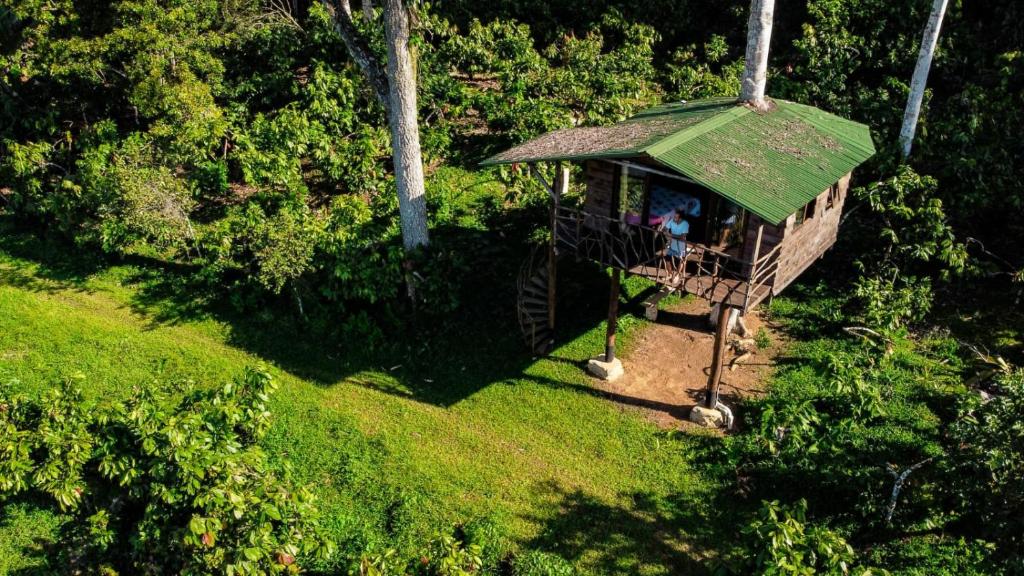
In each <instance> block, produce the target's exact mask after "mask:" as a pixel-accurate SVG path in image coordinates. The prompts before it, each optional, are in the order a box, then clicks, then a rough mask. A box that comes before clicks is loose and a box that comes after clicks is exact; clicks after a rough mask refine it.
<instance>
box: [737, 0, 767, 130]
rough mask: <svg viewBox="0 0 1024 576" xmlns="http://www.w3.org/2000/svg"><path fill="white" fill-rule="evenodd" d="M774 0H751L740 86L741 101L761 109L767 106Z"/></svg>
mask: <svg viewBox="0 0 1024 576" xmlns="http://www.w3.org/2000/svg"><path fill="white" fill-rule="evenodd" d="M774 12H775V0H750V18H749V19H748V20H747V54H746V62H745V67H744V69H743V82H742V84H741V85H740V100H742V101H744V102H747V103H749V104H751V105H753V106H754V107H755V108H757V109H758V110H765V109H767V107H768V104H767V102H765V99H764V86H765V83H766V81H767V79H768V46H769V44H771V40H772V17H773V16H774Z"/></svg>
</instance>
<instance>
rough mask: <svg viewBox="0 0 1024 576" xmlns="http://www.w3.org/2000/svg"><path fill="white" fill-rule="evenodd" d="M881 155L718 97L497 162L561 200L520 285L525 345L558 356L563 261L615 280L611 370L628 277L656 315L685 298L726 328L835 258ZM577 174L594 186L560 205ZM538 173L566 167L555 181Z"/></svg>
mask: <svg viewBox="0 0 1024 576" xmlns="http://www.w3.org/2000/svg"><path fill="white" fill-rule="evenodd" d="M872 154H874V146H873V144H872V142H871V136H870V134H869V131H868V128H867V127H866V126H864V125H862V124H858V123H856V122H852V121H849V120H845V119H843V118H840V117H838V116H834V115H832V114H828V113H826V112H823V111H821V110H818V109H816V108H813V107H810V106H805V105H801V104H795V103H792V102H786V101H782V100H774V101H771V102H770V106H769V109H768V111H765V112H760V111H757V110H755V109H753V108H752V107H750V106H748V105H746V104H743V103H739V102H738V101H737V100H736V99H735V98H720V99H710V100H700V101H693V102H682V103H673V104H665V105H661V106H658V107H655V108H651V109H649V110H646V111H644V112H641V113H639V114H637V115H635V116H633V117H631V118H629V119H627V120H625V121H622V122H619V123H617V124H614V125H611V126H602V127H589V128H571V129H566V130H557V131H554V132H550V133H547V134H544V135H542V136H540V137H538V138H536V139H533V140H530V141H528V142H525V143H523V144H520V145H519V146H516V147H514V148H512V149H510V150H507V151H505V152H502V153H500V154H498V155H496V156H493V157H491V158H489V159H487V160H486V161H484V164H485V165H494V164H511V163H519V164H528V165H529V166H530V169H531V171H532V172H533V174H534V175H535V176H536V177H537V178H538V179H539V180H540V181H541V182H542V183H543V184H544V186H545V188H546V189H547V190H548V192H549V193H550V195H551V200H552V208H551V223H550V224H551V244H550V247H549V248H550V250H549V255H548V256H547V257H546V258H541V259H537V261H534V262H531V263H529V264H528V265H526V266H525V267H524V271H523V274H522V275H521V277H520V281H519V316H520V322H521V325H522V328H523V331H524V334H525V335H526V337H527V340H528V343H529V344H530V345H531V346H532V347H533V349H534V350H535V351H537V352H541V353H543V352H546V351H547V350H548V349H550V346H551V345H552V342H553V340H552V336H553V334H554V327H555V317H554V304H555V271H556V269H555V262H556V257H557V256H558V255H563V254H573V255H575V256H576V257H579V258H584V259H589V260H592V261H594V262H597V263H599V264H602V265H604V266H607V267H610V268H611V269H612V271H613V274H612V294H611V298H610V306H609V337H608V346H607V349H606V351H605V356H604V360H605V361H609V362H610V361H611V360H612V359H614V332H615V318H616V315H617V302H618V285H619V282H620V277H621V274H622V273H626V274H634V275H638V276H643V277H645V278H649V279H650V280H652V281H654V282H655V283H657V284H659V285H660V286H661V287H662V290H661V291H660V292H659V296H656V297H655V298H654V299H653V300H652V301H648V302H647V304H648V305H650V306H651V309H653V310H655V311H656V310H657V307H656V305H657V298H658V297H660V296H663V295H664V294H668V293H671V292H688V293H691V294H695V295H697V296H699V297H702V298H705V299H707V300H708V301H710V302H711V303H713V304H716V305H719V309H720V310H721V318H722V319H723V320H725V319H728V316H726V313H727V312H728V313H730V314H736V315H742V314H743V313H746V312H747V311H749V310H751V309H752V308H754V307H755V306H757V305H758V304H759V303H760V302H762V301H764V300H765V299H766V298H770V297H772V296H773V295H775V294H778V293H779V292H781V291H782V290H783V289H785V288H786V286H788V285H789V284H790V283H791V282H793V280H795V279H796V278H797V277H798V276H799V275H800V274H801V273H802V272H803V271H804V270H805V269H807V267H809V266H810V265H811V264H812V263H813V262H814V261H815V260H816V259H817V258H818V257H820V256H821V255H822V254H823V253H824V252H825V251H826V250H827V249H828V248H829V247H830V246H832V244H833V243H834V242H835V240H836V234H837V231H838V229H839V222H840V215H841V214H842V211H843V202H844V200H845V198H846V193H847V188H848V185H849V182H850V175H851V171H852V170H853V169H854V168H855V167H856V166H857V165H859V164H861V163H862V162H864V161H865V160H866V159H867V158H869V157H870V156H871V155H872ZM570 162H578V163H581V164H582V165H583V173H584V174H585V181H586V189H585V194H584V196H583V198H582V201H581V202H579V203H578V205H576V206H569V205H567V203H563V200H565V198H564V195H565V193H566V191H567V190H568V186H569V166H568V163H570ZM539 163H556V164H557V169H556V170H555V171H554V174H555V179H554V182H550V181H548V180H547V179H545V177H544V176H543V172H544V171H543V170H541V169H539V167H538V164H539ZM549 172H550V171H549ZM677 210H678V211H679V216H676V214H675V213H676V211H677ZM680 216H681V217H680ZM669 220H672V222H671V223H669ZM680 221H684V222H685V224H680V223H679V222H680ZM724 323H725V322H721V323H720V324H724ZM720 331H721V330H720Z"/></svg>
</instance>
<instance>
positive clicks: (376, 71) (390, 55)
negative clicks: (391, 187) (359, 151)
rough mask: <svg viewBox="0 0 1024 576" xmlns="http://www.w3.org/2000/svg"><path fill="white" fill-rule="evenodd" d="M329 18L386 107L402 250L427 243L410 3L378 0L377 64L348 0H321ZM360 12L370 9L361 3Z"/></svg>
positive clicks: (370, 8)
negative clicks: (383, 54)
mask: <svg viewBox="0 0 1024 576" xmlns="http://www.w3.org/2000/svg"><path fill="white" fill-rule="evenodd" d="M321 1H322V2H323V4H324V6H325V7H326V8H327V10H328V12H329V13H330V14H331V17H332V18H333V20H334V29H335V31H336V32H337V33H338V35H339V36H341V39H342V41H343V42H344V43H345V47H346V48H348V51H349V54H350V55H351V56H352V59H353V60H355V62H356V64H357V65H358V66H359V68H360V70H362V71H363V75H364V76H366V79H367V81H368V82H369V84H370V87H371V88H372V89H373V91H374V94H375V95H376V97H377V100H378V101H380V103H381V105H382V106H384V110H385V111H386V112H387V116H388V125H389V126H390V129H391V147H392V155H393V158H394V163H395V183H396V185H397V187H398V212H399V217H400V219H401V223H402V242H403V244H404V245H405V248H406V250H409V249H412V248H416V247H417V246H426V245H427V244H429V242H430V238H429V236H428V233H427V202H426V197H425V195H424V194H425V192H424V184H423V156H422V153H421V151H420V131H419V121H418V119H417V104H416V69H415V66H414V64H413V56H412V52H411V51H410V49H409V40H410V36H411V33H410V20H411V15H410V13H409V7H408V6H406V5H405V2H404V0H383V1H382V2H381V7H382V12H383V21H384V37H385V41H386V44H387V64H386V66H382V65H381V63H380V61H379V60H378V59H377V57H376V55H375V54H374V53H373V51H372V50H371V48H370V45H369V42H368V41H367V39H366V37H365V36H364V35H363V33H362V32H360V31H359V29H358V28H357V27H356V25H355V21H354V20H353V18H352V7H351V5H350V3H349V0H321ZM363 12H364V17H366V16H367V15H370V16H372V15H374V14H375V12H374V11H373V9H372V7H370V6H368V5H365V6H364V11H363Z"/></svg>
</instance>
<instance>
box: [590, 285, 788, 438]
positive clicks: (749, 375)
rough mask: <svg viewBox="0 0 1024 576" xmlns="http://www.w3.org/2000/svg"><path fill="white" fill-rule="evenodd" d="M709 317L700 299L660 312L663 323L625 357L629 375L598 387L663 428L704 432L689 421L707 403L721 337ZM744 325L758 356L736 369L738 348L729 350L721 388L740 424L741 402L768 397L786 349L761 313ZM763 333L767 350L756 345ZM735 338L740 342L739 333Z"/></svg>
mask: <svg viewBox="0 0 1024 576" xmlns="http://www.w3.org/2000/svg"><path fill="white" fill-rule="evenodd" d="M708 312H710V306H709V305H708V303H707V302H705V301H704V300H700V299H688V300H687V301H685V302H683V303H681V304H678V305H676V306H674V307H671V308H668V309H666V310H662V311H660V312H659V313H658V320H657V322H655V323H654V324H653V325H651V326H649V327H647V328H646V329H645V330H644V332H643V334H642V335H640V337H639V339H638V341H636V342H635V343H634V344H633V345H632V347H631V350H630V351H629V353H628V354H626V355H624V356H623V358H622V365H623V367H624V368H625V371H626V373H625V375H624V376H622V377H621V378H619V379H618V380H616V381H615V382H601V381H598V384H597V386H598V387H599V388H600V389H602V390H603V391H604V392H605V393H606V394H607V395H608V396H609V397H610V398H611V399H612V400H614V401H615V402H617V403H619V404H621V405H623V406H624V407H628V408H629V409H637V410H640V411H642V412H643V413H644V414H645V415H646V416H647V417H648V418H650V419H651V420H653V421H654V422H655V423H656V424H657V425H658V426H659V427H661V428H665V429H688V428H691V427H693V428H700V427H699V426H697V425H695V424H693V423H691V422H690V421H689V420H688V419H687V418H688V416H689V414H690V409H691V408H693V407H694V406H696V405H697V403H698V402H700V401H701V400H702V399H703V398H704V390H705V388H706V387H707V380H708V374H709V372H710V371H711V355H712V348H713V346H714V342H715V335H714V330H713V329H712V328H711V326H710V325H709V323H708ZM744 321H745V323H746V325H747V328H748V330H749V332H748V334H747V336H746V337H745V338H744V340H743V342H742V344H743V345H744V346H742V347H744V348H746V349H747V350H749V351H751V352H752V354H750V355H749V356H747V357H746V358H744V359H743V360H742V361H741V362H740V363H737V364H735V366H734V367H731V366H730V365H731V363H732V361H733V359H734V358H736V357H737V356H738V355H739V354H738V353H737V352H736V350H734V348H733V347H729V348H727V350H726V356H725V368H724V370H723V375H722V386H721V389H720V394H721V398H722V401H723V402H725V403H726V404H727V405H729V406H730V407H732V408H733V412H734V414H735V415H736V416H737V422H739V416H740V414H739V413H738V412H737V411H736V404H737V402H736V401H737V399H738V398H739V397H747V396H751V395H756V394H760V393H763V391H764V389H765V388H764V386H765V382H766V379H767V378H768V377H769V376H770V374H771V369H772V367H773V366H774V364H775V359H776V357H777V356H778V354H779V353H780V351H781V349H782V342H781V340H782V337H781V335H780V334H779V333H778V332H777V331H775V330H773V329H772V326H771V325H770V324H769V323H768V322H765V321H764V320H762V318H761V317H760V315H759V314H758V313H757V312H751V313H748V314H747V316H746V317H745V318H744ZM762 329H763V330H764V331H765V332H767V334H768V337H769V338H768V339H769V340H770V345H769V346H767V347H766V348H759V347H758V346H757V345H756V344H754V343H753V339H754V335H755V334H757V333H758V331H759V330H762ZM729 338H730V341H732V342H736V341H737V340H740V337H739V336H738V335H736V334H735V333H733V334H732V335H730V337H729ZM760 340H762V343H763V339H760Z"/></svg>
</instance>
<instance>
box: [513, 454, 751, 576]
mask: <svg viewBox="0 0 1024 576" xmlns="http://www.w3.org/2000/svg"><path fill="white" fill-rule="evenodd" d="M695 442H700V440H699V439H695ZM708 442H714V440H711V439H709V440H708ZM536 490H537V492H538V493H539V494H541V495H542V497H543V498H544V499H546V500H548V501H549V502H550V503H551V505H550V506H548V507H546V509H549V510H552V511H553V513H552V514H551V515H549V516H546V517H527V518H526V519H527V520H528V521H531V522H536V523H537V524H539V525H540V526H541V529H540V530H539V531H538V536H536V537H534V538H532V539H530V540H529V541H528V542H525V545H526V546H527V547H530V548H535V549H544V550H550V551H552V552H555V553H557V554H559V555H560V556H562V557H564V558H566V559H568V560H570V561H572V562H574V563H578V564H580V565H582V566H584V567H586V568H588V569H591V570H593V571H595V572H598V573H603V574H638V573H640V572H642V571H643V569H644V567H648V568H650V567H652V566H657V567H661V568H664V569H667V572H668V573H670V574H707V573H711V571H712V566H711V564H712V563H713V561H714V560H713V559H714V558H715V557H716V556H717V555H718V554H719V553H720V552H721V551H722V543H723V542H724V541H726V540H725V539H726V538H727V535H729V534H731V532H732V528H731V527H730V524H729V522H728V518H726V517H725V516H724V515H723V514H722V513H720V512H718V511H717V510H720V509H721V507H720V506H718V505H717V501H718V500H719V499H720V498H721V495H720V494H719V493H717V492H713V491H712V492H710V493H708V494H702V493H700V492H698V491H694V492H693V493H685V494H684V493H679V494H670V495H656V494H653V493H650V492H642V491H637V492H631V493H624V494H620V495H619V497H618V500H619V502H608V501H606V500H604V499H602V498H598V497H595V496H593V495H590V494H586V493H584V492H583V491H581V490H579V489H568V490H567V489H565V488H564V487H562V486H560V485H559V484H557V483H555V482H552V481H546V482H541V483H539V484H538V485H537V487H536Z"/></svg>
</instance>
